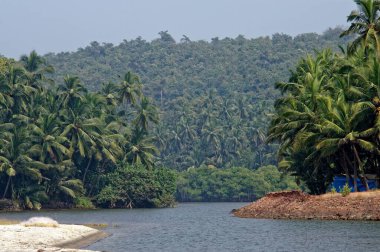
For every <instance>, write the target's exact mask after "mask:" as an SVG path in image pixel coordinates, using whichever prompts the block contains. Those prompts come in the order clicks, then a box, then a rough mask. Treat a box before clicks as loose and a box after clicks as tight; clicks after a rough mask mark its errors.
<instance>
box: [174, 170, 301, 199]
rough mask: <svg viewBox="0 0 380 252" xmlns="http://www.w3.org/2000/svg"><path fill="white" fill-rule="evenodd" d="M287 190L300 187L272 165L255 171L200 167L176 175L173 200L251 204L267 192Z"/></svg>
mask: <svg viewBox="0 0 380 252" xmlns="http://www.w3.org/2000/svg"><path fill="white" fill-rule="evenodd" d="M290 189H299V187H298V186H297V185H296V183H295V182H294V179H293V178H291V177H290V176H288V175H285V174H282V173H280V172H279V171H278V169H277V168H276V167H275V166H265V167H260V168H259V169H258V170H257V171H252V170H249V169H247V168H241V167H234V168H229V169H215V168H210V167H206V166H202V167H199V168H189V169H188V170H187V171H183V172H180V173H179V177H178V181H177V194H176V195H177V196H176V197H177V200H179V201H253V200H255V199H257V198H260V197H262V196H264V195H265V194H266V193H268V192H272V191H282V190H290Z"/></svg>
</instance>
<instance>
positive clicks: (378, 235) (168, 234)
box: [0, 203, 380, 252]
mask: <svg viewBox="0 0 380 252" xmlns="http://www.w3.org/2000/svg"><path fill="white" fill-rule="evenodd" d="M242 205H244V204H241V203H188V204H179V205H178V207H176V208H169V209H133V210H93V211H72V210H70V211H43V212H23V213H7V214H0V218H13V219H27V218H28V217H30V216H49V217H52V218H54V219H56V220H58V221H59V222H62V223H78V224H79V223H107V224H109V227H108V228H107V229H105V231H106V232H109V233H111V234H112V236H111V237H108V238H106V239H104V240H102V241H99V242H98V243H95V244H93V245H91V246H89V247H88V249H94V250H103V251H123V252H124V251H308V252H310V251H324V252H326V251H356V250H358V251H363V252H364V251H379V250H380V222H344V221H289V220H255V219H240V218H236V217H232V216H231V215H230V214H229V212H230V211H231V209H233V208H238V207H240V206H242Z"/></svg>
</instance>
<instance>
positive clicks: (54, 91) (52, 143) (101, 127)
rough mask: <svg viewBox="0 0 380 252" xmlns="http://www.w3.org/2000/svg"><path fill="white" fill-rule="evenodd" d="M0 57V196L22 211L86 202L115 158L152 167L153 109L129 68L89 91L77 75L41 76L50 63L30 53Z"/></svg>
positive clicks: (87, 205) (155, 118) (155, 116)
mask: <svg viewBox="0 0 380 252" xmlns="http://www.w3.org/2000/svg"><path fill="white" fill-rule="evenodd" d="M0 63H1V65H0V67H1V68H0V191H1V193H2V194H1V195H0V197H2V198H7V199H11V200H14V201H18V202H20V204H21V206H23V207H24V208H29V209H40V208H41V207H42V206H43V205H45V204H50V205H53V206H54V205H56V206H59V205H62V206H65V207H69V206H73V205H76V206H77V207H84V208H91V207H93V205H92V203H91V201H90V200H89V198H90V197H91V198H92V197H94V196H96V194H97V193H99V191H100V190H101V189H102V188H103V187H104V186H108V185H107V184H106V183H105V181H104V177H105V176H106V175H107V174H109V173H112V172H113V170H115V169H116V167H117V164H116V161H117V160H122V161H123V162H124V163H126V164H135V163H136V164H142V165H144V166H146V167H149V168H153V167H154V166H155V158H156V156H155V155H156V153H157V151H156V148H155V146H154V145H153V140H152V137H151V136H150V128H151V127H152V125H153V124H155V123H157V122H158V112H157V110H156V107H154V105H153V104H152V103H151V101H150V100H149V99H148V98H147V97H145V96H144V95H143V92H142V84H141V83H140V82H138V80H139V78H138V77H137V76H136V75H135V74H133V73H131V72H128V73H127V74H126V75H125V78H124V79H122V80H120V81H119V83H117V84H112V83H109V85H108V86H105V87H104V88H103V89H102V91H98V92H90V91H88V90H87V89H86V88H85V87H84V85H83V84H82V83H81V81H80V79H79V77H76V76H68V75H65V77H64V78H63V82H62V83H61V84H60V85H55V83H54V81H53V80H51V79H49V78H48V77H47V75H48V74H51V73H52V72H53V70H54V69H53V67H52V66H50V65H48V64H47V63H46V61H45V58H43V57H41V56H39V55H37V53H36V52H34V51H33V52H31V53H30V55H24V56H22V57H21V59H20V62H13V61H11V60H7V59H3V58H1V59H0ZM125 85H127V87H126V89H127V90H126V91H125V92H119V91H120V90H121V89H123V88H124V87H125ZM128 85H129V86H128ZM131 85H132V86H133V90H134V91H133V102H132V98H131V97H130V96H129V98H128V97H127V93H126V92H127V91H128V88H131ZM126 99H127V100H126ZM119 102H120V103H119ZM124 102H127V103H128V104H127V105H128V106H121V105H120V104H121V103H124ZM123 105H124V104H123ZM146 189H147V190H149V188H146ZM141 190H142V191H141V193H144V192H143V190H144V188H143V189H141ZM148 196H151V195H149V194H148ZM165 197H167V199H168V198H169V197H168V196H166V195H165ZM148 200H152V201H153V200H156V201H155V205H157V206H161V205H165V202H161V201H159V200H161V198H160V197H157V196H155V197H154V198H152V199H148Z"/></svg>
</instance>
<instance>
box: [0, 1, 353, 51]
mask: <svg viewBox="0 0 380 252" xmlns="http://www.w3.org/2000/svg"><path fill="white" fill-rule="evenodd" d="M0 4H1V5H0V6H1V8H0V31H1V35H0V54H2V55H5V56H8V57H16V58H18V57H19V56H20V55H21V54H24V53H29V52H30V51H31V50H33V49H35V50H37V52H38V53H41V54H44V53H47V52H60V51H74V50H76V49H77V48H79V47H85V46H86V45H88V44H89V43H90V42H91V41H98V42H110V43H114V44H118V43H120V42H121V41H122V40H123V39H127V40H130V39H134V38H136V37H138V36H141V37H142V38H144V39H146V40H152V39H154V38H157V37H159V35H158V32H160V31H166V30H168V31H169V33H170V34H171V35H172V36H173V37H174V38H175V39H176V40H177V41H178V40H179V39H180V38H181V37H182V35H186V36H188V37H189V38H190V39H191V40H200V39H204V40H210V39H211V38H213V37H220V38H223V37H233V38H235V37H236V36H237V35H239V34H242V35H244V36H245V37H247V38H255V37H259V36H263V35H272V34H273V33H276V32H279V33H286V34H289V35H297V34H299V33H304V32H317V33H322V32H323V31H325V30H326V29H327V28H329V27H335V26H337V25H344V26H346V25H347V23H346V17H347V15H348V14H349V13H350V11H351V10H353V9H355V8H356V7H355V4H354V2H353V1H352V0H272V1H271V0H186V1H185V0H0Z"/></svg>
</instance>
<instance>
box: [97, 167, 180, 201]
mask: <svg viewBox="0 0 380 252" xmlns="http://www.w3.org/2000/svg"><path fill="white" fill-rule="evenodd" d="M175 181H176V176H175V173H174V172H173V171H171V170H168V169H164V168H160V169H154V170H150V169H147V168H145V167H144V166H137V165H136V166H129V165H127V166H126V167H119V168H118V169H117V170H116V171H115V172H113V173H111V174H109V175H107V183H106V186H105V187H104V188H103V189H102V190H101V191H100V193H99V194H98V196H97V203H98V204H99V205H100V206H103V207H109V208H133V207H167V206H172V205H174V202H175V201H174V196H173V195H174V192H175V190H176V184H175Z"/></svg>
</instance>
